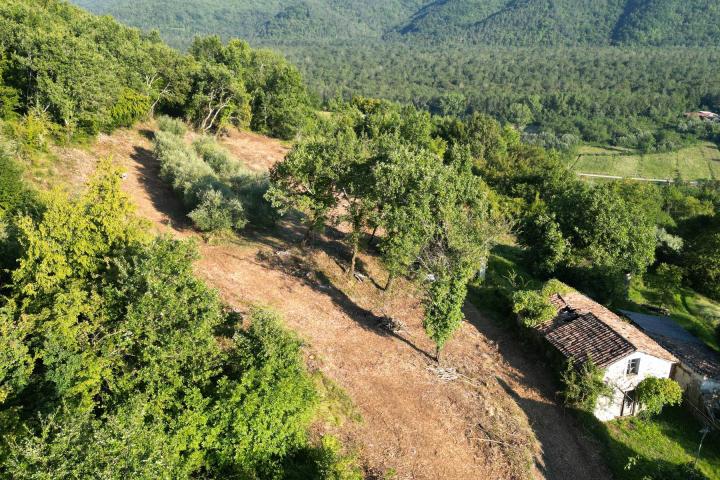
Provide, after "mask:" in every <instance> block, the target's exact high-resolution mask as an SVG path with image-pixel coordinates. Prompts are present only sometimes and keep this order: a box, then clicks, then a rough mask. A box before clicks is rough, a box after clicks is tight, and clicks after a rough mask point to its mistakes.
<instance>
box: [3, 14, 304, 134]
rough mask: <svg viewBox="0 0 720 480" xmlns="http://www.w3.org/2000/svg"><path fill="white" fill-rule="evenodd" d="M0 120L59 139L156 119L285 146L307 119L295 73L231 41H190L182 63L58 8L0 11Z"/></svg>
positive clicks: (119, 29) (133, 34)
mask: <svg viewBox="0 0 720 480" xmlns="http://www.w3.org/2000/svg"><path fill="white" fill-rule="evenodd" d="M0 36H1V37H2V38H3V41H2V43H1V44H0V112H2V113H3V116H4V117H9V116H12V115H13V114H22V115H30V114H34V115H35V116H36V117H38V116H42V115H44V116H45V117H46V120H47V121H49V122H52V123H55V124H58V125H59V126H60V129H61V130H62V132H63V133H64V134H65V135H66V136H67V138H72V137H73V136H76V135H79V134H89V135H94V134H95V133H97V132H99V131H101V130H112V129H114V128H117V127H127V126H130V125H132V124H134V123H135V122H136V121H138V120H140V119H142V118H144V117H146V116H147V115H149V114H150V113H153V112H156V111H161V112H162V111H165V112H169V113H172V114H175V115H177V116H185V117H187V118H188V119H189V120H190V121H192V122H193V123H194V124H195V125H196V126H197V127H198V128H200V129H201V130H203V131H212V132H216V131H221V130H223V128H225V127H227V126H230V125H236V126H240V127H247V126H252V127H253V128H254V129H256V130H258V131H261V132H264V133H268V134H271V135H276V136H278V137H282V138H292V137H293V136H294V135H295V134H296V133H297V131H298V130H299V129H300V128H301V127H302V126H303V125H304V124H305V122H306V121H307V120H308V118H309V110H308V102H309V99H308V96H307V92H306V90H305V86H304V84H303V81H302V78H301V77H300V74H299V73H298V71H297V69H295V68H294V67H292V66H291V65H289V64H288V63H287V62H286V61H285V60H284V59H283V58H282V57H280V56H278V55H276V54H274V53H271V52H269V51H264V50H253V49H251V48H250V47H249V46H248V44H247V43H245V42H241V41H238V40H233V41H230V42H229V43H228V44H227V45H223V44H222V43H221V42H220V40H219V39H218V38H217V37H208V38H202V39H197V40H196V42H195V44H194V45H193V48H192V50H191V54H190V55H186V54H181V53H179V52H177V51H175V50H173V49H171V48H170V47H168V46H167V45H166V44H164V43H163V42H162V41H161V40H160V39H159V38H158V36H157V35H156V34H152V33H150V34H142V33H140V32H139V31H138V30H135V29H131V28H128V27H125V26H122V25H120V24H118V23H117V22H116V21H114V20H112V19H111V18H110V17H96V16H92V15H90V14H88V13H86V12H84V11H82V10H80V9H79V8H76V7H72V6H70V5H68V4H67V3H65V2H61V1H58V0H52V1H43V0H31V1H24V0H23V1H20V0H12V1H8V2H3V5H2V6H0Z"/></svg>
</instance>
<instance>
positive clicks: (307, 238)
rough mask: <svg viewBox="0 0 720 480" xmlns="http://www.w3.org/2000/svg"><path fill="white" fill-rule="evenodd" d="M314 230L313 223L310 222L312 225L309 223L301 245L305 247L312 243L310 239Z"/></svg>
mask: <svg viewBox="0 0 720 480" xmlns="http://www.w3.org/2000/svg"><path fill="white" fill-rule="evenodd" d="M312 232H313V227H312V224H310V225H308V228H307V231H306V232H305V235H304V236H303V238H302V240H300V245H301V246H302V247H303V248H305V247H307V246H308V245H310V239H311V238H312Z"/></svg>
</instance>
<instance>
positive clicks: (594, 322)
mask: <svg viewBox="0 0 720 480" xmlns="http://www.w3.org/2000/svg"><path fill="white" fill-rule="evenodd" d="M551 302H552V303H553V305H554V306H555V307H556V308H557V309H558V314H557V316H556V317H555V318H554V319H553V320H551V321H550V322H547V323H546V324H544V325H541V326H540V327H539V330H540V331H541V332H542V334H543V335H544V336H545V338H546V339H547V340H548V341H549V342H550V343H551V344H552V345H554V346H555V347H556V348H557V349H558V350H560V352H561V353H562V354H563V355H565V356H566V357H568V358H574V359H576V360H578V361H581V362H584V361H586V360H587V359H588V358H592V360H593V361H594V362H595V363H596V364H597V365H598V366H600V367H606V366H608V365H610V364H612V363H613V362H615V361H616V360H620V359H621V358H623V357H626V356H627V355H629V354H630V353H633V352H636V351H639V352H643V353H646V354H648V355H652V356H654V357H657V358H660V359H663V360H667V361H670V362H677V359H676V358H675V357H674V356H673V355H672V354H671V353H670V352H668V351H667V350H665V349H664V348H663V347H661V346H660V345H659V344H658V343H657V342H655V341H654V340H653V339H652V338H650V337H648V336H647V335H645V334H644V333H643V332H642V331H640V330H639V329H638V328H636V327H635V326H633V325H632V324H630V323H629V322H625V321H623V320H622V319H621V318H620V317H618V316H617V315H615V314H614V313H612V312H611V311H610V310H608V309H607V308H605V307H604V306H602V305H600V304H599V303H597V302H594V301H593V300H591V299H590V298H588V297H586V296H585V295H583V294H581V293H578V292H571V293H568V294H563V295H558V294H556V295H553V296H552V297H551Z"/></svg>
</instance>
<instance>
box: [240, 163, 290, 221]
mask: <svg viewBox="0 0 720 480" xmlns="http://www.w3.org/2000/svg"><path fill="white" fill-rule="evenodd" d="M269 188H270V178H269V177H268V175H267V174H259V173H258V174H247V175H243V176H238V177H235V178H234V179H233V181H232V189H233V191H234V192H235V194H236V195H237V196H238V198H239V199H240V201H241V202H242V204H243V208H244V209H245V214H246V215H247V217H248V220H249V221H250V223H252V224H253V225H259V226H265V227H269V226H272V225H274V224H275V222H276V221H277V220H278V218H280V214H279V213H278V211H277V209H276V208H275V207H273V206H272V203H270V202H269V201H267V200H266V199H265V194H266V193H267V191H268V189H269Z"/></svg>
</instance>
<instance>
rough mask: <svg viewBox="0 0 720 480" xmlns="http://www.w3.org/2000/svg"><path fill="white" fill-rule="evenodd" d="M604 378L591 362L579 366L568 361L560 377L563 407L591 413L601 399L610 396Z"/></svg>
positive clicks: (610, 390) (601, 372)
mask: <svg viewBox="0 0 720 480" xmlns="http://www.w3.org/2000/svg"><path fill="white" fill-rule="evenodd" d="M604 376H605V375H604V372H603V370H602V369H600V368H598V367H597V365H595V363H593V361H592V360H588V361H587V362H583V363H582V364H580V365H577V364H575V362H574V361H572V360H569V361H568V362H567V364H566V367H565V371H564V372H563V373H562V377H561V380H562V384H563V391H562V396H563V398H564V399H565V405H568V406H571V407H575V408H578V409H580V410H584V411H586V412H590V413H592V411H593V410H595V405H596V404H597V401H598V400H599V399H600V398H601V397H607V396H609V395H612V387H610V386H609V385H607V384H606V383H605V381H604V380H603V379H604Z"/></svg>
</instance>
